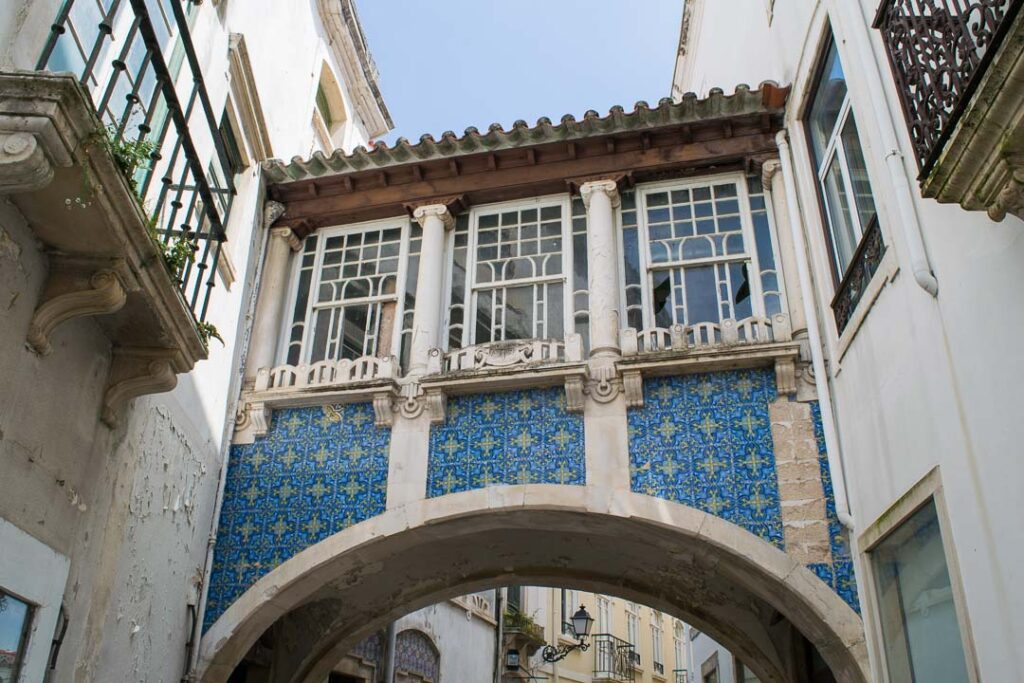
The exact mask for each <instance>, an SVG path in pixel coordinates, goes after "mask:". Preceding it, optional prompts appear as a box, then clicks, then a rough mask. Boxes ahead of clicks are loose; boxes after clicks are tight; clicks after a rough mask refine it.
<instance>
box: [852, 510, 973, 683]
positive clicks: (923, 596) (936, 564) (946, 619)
mask: <svg viewBox="0 0 1024 683" xmlns="http://www.w3.org/2000/svg"><path fill="white" fill-rule="evenodd" d="M871 557H872V563H873V566H874V570H875V575H876V578H877V583H878V601H879V611H880V614H881V622H882V633H883V637H884V641H885V650H886V663H887V666H888V668H889V677H890V679H891V680H893V681H929V683H960V682H961V681H967V680H970V679H969V677H968V675H967V664H966V660H965V658H964V651H963V640H962V638H961V634H960V625H959V622H958V620H957V616H956V608H955V606H954V603H953V587H952V583H951V581H950V578H949V569H948V567H947V565H946V554H945V551H944V549H943V545H942V536H941V534H940V531H939V519H938V514H937V512H936V509H935V503H934V501H930V502H929V503H928V504H927V505H925V507H923V508H921V509H920V510H919V511H918V512H916V513H914V515H913V516H911V517H910V518H909V519H908V520H907V521H905V522H904V523H903V524H902V525H900V527H899V528H898V529H896V531H894V532H893V533H892V534H891V535H890V536H889V537H887V538H886V539H884V540H883V541H882V542H881V543H880V544H879V546H878V547H877V548H876V549H875V550H873V551H872V552H871Z"/></svg>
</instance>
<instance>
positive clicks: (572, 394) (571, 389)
mask: <svg viewBox="0 0 1024 683" xmlns="http://www.w3.org/2000/svg"><path fill="white" fill-rule="evenodd" d="M583 388H584V381H583V377H580V376H573V377H567V378H566V380H565V409H566V410H567V411H569V412H570V413H582V412H583V407H584V405H585V401H584V399H583Z"/></svg>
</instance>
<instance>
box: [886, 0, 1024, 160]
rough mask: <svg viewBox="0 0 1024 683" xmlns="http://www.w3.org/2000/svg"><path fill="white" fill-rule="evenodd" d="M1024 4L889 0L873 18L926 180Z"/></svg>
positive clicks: (1018, 0) (988, 0)
mask: <svg viewBox="0 0 1024 683" xmlns="http://www.w3.org/2000/svg"><path fill="white" fill-rule="evenodd" d="M1022 5H1024V0H883V1H882V4H881V6H880V7H879V9H878V14H877V15H876V17H875V23H874V26H875V28H877V29H879V30H880V31H881V32H882V38H883V40H884V41H885V47H886V51H887V53H888V55H889V63H890V66H891V67H892V71H893V75H894V77H895V79H896V85H897V87H898V88H899V95H900V102H901V104H902V105H903V113H904V115H905V116H906V119H907V126H908V127H909V129H910V137H911V138H912V140H913V143H914V152H915V154H916V156H917V163H918V166H919V167H920V169H921V176H922V177H925V176H927V175H928V173H929V172H930V171H931V169H932V167H933V166H934V165H935V162H936V161H937V160H938V157H939V155H940V154H941V153H942V148H943V146H944V145H945V143H946V141H947V139H948V138H949V136H950V134H951V133H952V132H953V130H954V129H955V128H956V125H957V121H958V120H959V118H960V115H961V114H962V113H963V110H964V107H965V105H966V103H967V102H968V101H969V100H970V98H971V95H972V94H973V92H974V90H975V88H976V87H977V85H978V82H979V81H980V80H981V77H982V75H983V74H984V72H985V69H986V67H987V66H988V63H989V62H990V61H991V59H992V57H993V55H994V54H995V53H996V50H997V49H998V47H999V44H1000V42H1001V41H1002V38H1003V35H1004V34H1005V33H1006V31H1007V29H1008V28H1009V26H1010V24H1011V23H1012V22H1013V19H1014V17H1015V16H1016V14H1017V12H1018V11H1020V8H1021V6H1022Z"/></svg>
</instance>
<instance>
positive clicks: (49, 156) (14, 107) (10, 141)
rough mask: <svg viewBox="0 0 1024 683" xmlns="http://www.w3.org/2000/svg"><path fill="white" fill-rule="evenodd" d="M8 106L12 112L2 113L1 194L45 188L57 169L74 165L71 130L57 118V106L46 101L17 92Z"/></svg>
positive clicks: (0, 146)
mask: <svg viewBox="0 0 1024 683" xmlns="http://www.w3.org/2000/svg"><path fill="white" fill-rule="evenodd" d="M21 98H24V99H21ZM26 103H28V105H27V106H26ZM4 104H5V105H7V107H9V108H10V109H9V111H10V112H11V113H4V114H0V194H15V193H18V192H31V191H33V190H39V189H42V188H44V187H46V186H47V185H49V184H50V181H51V180H53V174H54V167H58V166H59V167H68V166H71V165H72V164H73V163H74V158H73V156H72V154H71V149H70V147H69V146H68V144H67V143H66V142H65V135H66V134H67V133H68V132H70V131H67V130H63V129H62V125H61V124H63V123H64V122H58V121H56V119H55V118H54V117H53V114H52V107H53V106H54V105H53V103H51V102H48V101H46V100H43V99H42V98H40V99H34V98H32V96H31V95H29V94H28V93H22V92H17V93H14V94H13V96H12V97H11V100H10V101H9V102H7V101H5V102H4ZM15 112H17V113H15Z"/></svg>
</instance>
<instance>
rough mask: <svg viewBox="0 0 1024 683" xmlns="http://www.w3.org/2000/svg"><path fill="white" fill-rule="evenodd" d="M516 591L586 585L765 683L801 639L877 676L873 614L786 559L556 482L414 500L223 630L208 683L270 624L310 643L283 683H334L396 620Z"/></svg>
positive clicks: (207, 665) (637, 501) (209, 640)
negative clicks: (343, 661) (503, 588)
mask: <svg viewBox="0 0 1024 683" xmlns="http://www.w3.org/2000/svg"><path fill="white" fill-rule="evenodd" d="M510 582H520V583H523V582H530V583H536V584H541V585H566V584H572V585H576V586H579V587H580V588H582V589H586V590H593V591H596V592H605V593H613V594H616V595H619V596H621V597H624V598H628V599H632V600H636V601H639V602H642V603H645V604H648V605H650V606H652V607H655V608H657V609H659V610H662V611H664V612H666V613H669V614H671V615H673V616H677V617H679V618H682V619H684V620H686V621H688V622H689V623H692V624H693V625H695V626H697V627H698V628H700V629H701V630H703V631H706V632H707V633H709V634H710V635H711V636H712V637H713V638H714V639H715V640H717V641H719V642H721V643H722V644H723V645H725V646H726V647H728V648H729V649H730V650H731V651H732V652H734V653H735V654H736V655H737V656H739V657H741V658H742V659H743V660H744V661H745V662H747V664H748V665H749V666H750V668H751V669H752V670H753V671H754V672H755V673H756V674H757V675H758V676H759V678H760V679H761V680H762V681H763V682H764V683H775V682H779V683H782V682H787V683H788V682H789V681H796V680H799V678H798V672H797V669H798V667H799V665H798V661H797V660H798V658H797V657H795V656H794V651H796V650H798V649H799V642H798V641H800V640H801V639H806V642H807V643H809V644H810V645H811V646H813V648H814V649H816V650H817V652H818V653H819V654H820V655H821V657H822V658H823V659H824V661H825V662H826V663H827V664H828V666H829V667H830V669H831V670H832V672H833V675H834V676H835V678H836V680H837V681H840V683H845V682H847V681H849V682H851V683H853V682H857V683H860V682H863V681H867V680H868V674H867V652H866V647H865V643H864V634H863V628H862V624H861V621H860V619H859V617H858V616H857V614H856V613H855V612H854V611H853V610H852V609H851V608H850V607H849V606H847V605H846V603H845V602H843V601H842V600H841V599H840V598H839V597H838V596H837V595H836V594H835V593H834V592H832V591H831V590H830V589H829V588H828V587H827V586H826V585H825V584H824V583H822V582H821V581H819V580H818V579H817V577H816V576H815V575H814V574H813V573H812V572H811V571H810V570H808V569H806V568H805V567H803V566H801V565H800V564H799V563H798V562H797V561H796V560H794V559H793V558H791V557H790V556H788V555H786V554H785V553H783V552H782V551H780V550H778V549H777V548H775V547H773V546H771V545H770V544H768V543H766V542H764V541H762V540H761V539H759V538H757V537H756V536H754V535H752V534H750V533H749V532H747V531H744V530H743V529H741V528H739V527H737V526H734V525H732V524H730V523H728V522H725V521H723V520H721V519H719V518H716V517H714V516H711V515H708V514H706V513H704V512H701V511H698V510H695V509H693V508H689V507H686V506H682V505H679V504H675V503H671V502H667V501H664V500H659V499H655V498H651V497H648V496H644V495H640V494H635V493H631V492H629V491H626V490H619V489H599V488H596V487H589V486H588V487H579V486H575V487H574V486H554V485H530V486H508V487H494V488H488V489H482V490H475V491H469V492H465V493H460V494H454V495H449V496H444V497H441V498H436V499H430V500H426V501H422V502H417V503H413V504H409V505H406V506H403V507H400V508H396V509H392V510H389V511H387V512H386V513H384V514H382V515H380V516H378V517H375V518H373V519H371V520H368V521H366V522H363V523H361V524H358V525H356V526H353V527H351V528H349V529H346V530H345V531H342V532H340V533H338V534H335V535H334V536H331V537H330V538H328V539H326V540H325V541H322V542H321V543H319V544H317V545H315V546H312V547H310V548H308V549H307V550H305V551H303V552H302V553H300V554H298V555H296V556H295V557H293V558H292V559H290V560H288V561H287V562H285V563H284V564H282V565H281V566H280V567H278V568H277V569H275V570H274V571H273V572H271V573H269V574H268V575H266V576H264V577H263V578H262V579H260V580H259V581H258V582H257V583H256V584H255V585H254V586H253V587H252V588H251V589H250V590H249V591H247V592H246V593H245V594H244V595H243V596H242V597H241V598H240V599H239V600H238V601H236V602H235V603H234V604H233V605H232V606H231V607H230V608H228V610H227V611H226V612H225V613H224V614H223V615H222V616H221V617H220V618H219V619H218V620H217V621H216V622H215V623H214V624H213V626H212V627H211V628H210V630H209V631H208V632H207V634H206V636H205V637H204V639H203V642H202V651H201V662H200V680H202V681H204V682H205V683H222V682H223V681H225V680H226V679H227V677H228V676H229V675H230V674H231V672H232V671H233V669H234V667H235V666H236V664H237V663H238V662H239V661H240V660H241V659H242V657H243V656H244V655H245V654H246V652H247V651H248V650H249V648H250V647H251V646H252V644H253V643H254V642H255V641H256V639H257V638H259V637H260V636H261V635H262V634H263V633H264V632H265V631H267V630H268V629H270V628H271V627H276V628H279V629H283V630H285V631H291V632H292V633H302V634H305V637H304V638H303V639H302V640H301V643H300V646H296V647H290V648H288V650H289V652H288V654H287V655H283V654H282V657H284V658H283V659H282V660H281V661H279V662H278V663H276V664H275V667H276V669H277V672H278V674H279V680H282V681H319V680H323V679H324V678H326V675H327V671H329V667H330V665H331V663H332V661H335V659H336V658H337V657H340V655H341V654H343V653H344V652H346V651H347V650H348V649H349V648H350V647H352V646H353V645H354V644H355V643H356V642H358V641H359V640H360V639H361V638H362V637H364V636H366V635H368V634H369V633H371V632H373V631H374V630H376V629H379V628H381V627H382V626H383V625H384V624H386V623H387V622H388V621H390V620H393V619H395V618H397V617H399V616H401V615H402V614H404V613H406V612H409V611H411V610H414V609H418V608H420V607H424V606H426V605H429V604H431V603H434V602H437V601H439V600H443V599H446V598H449V597H454V596H456V595H459V594H462V593H466V592H471V591H475V590H481V589H484V588H487V587H490V586H493V585H495V584H500V583H510ZM275 625H276V626H275ZM294 644H295V643H293V645H294Z"/></svg>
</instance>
